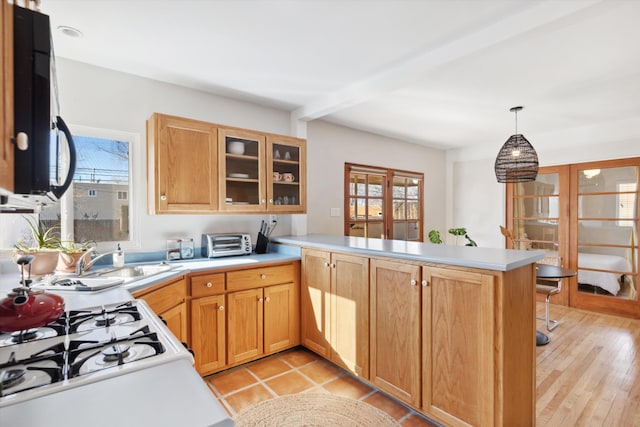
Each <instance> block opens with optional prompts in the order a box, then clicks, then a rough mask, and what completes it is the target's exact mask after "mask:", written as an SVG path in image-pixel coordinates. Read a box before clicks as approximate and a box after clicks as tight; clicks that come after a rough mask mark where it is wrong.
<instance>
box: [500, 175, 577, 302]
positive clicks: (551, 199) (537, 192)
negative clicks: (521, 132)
mask: <svg viewBox="0 0 640 427" xmlns="http://www.w3.org/2000/svg"><path fill="white" fill-rule="evenodd" d="M507 191H508V193H507V197H508V199H507V200H509V198H511V200H512V203H511V206H509V205H508V206H507V210H508V214H507V217H508V218H509V219H510V221H509V222H508V223H507V229H508V230H509V232H511V233H512V235H513V240H508V243H507V247H509V248H514V249H520V250H544V251H545V252H546V257H548V258H553V259H559V261H560V265H561V266H563V267H569V264H570V260H569V253H570V247H571V243H570V239H569V225H570V223H569V217H568V212H569V169H568V168H567V167H562V166H559V167H542V168H540V169H539V171H538V176H537V178H536V180H535V181H531V182H523V183H517V184H509V185H508V186H507ZM551 301H552V302H554V303H557V304H563V305H568V304H569V290H568V286H563V288H562V291H561V293H560V294H558V295H554V296H553V297H552V299H551Z"/></svg>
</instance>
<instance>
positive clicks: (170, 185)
mask: <svg viewBox="0 0 640 427" xmlns="http://www.w3.org/2000/svg"><path fill="white" fill-rule="evenodd" d="M147 173H148V179H147V185H148V190H147V193H148V198H149V200H148V208H149V211H150V213H152V214H178V213H189V214H193V213H211V212H214V211H216V210H217V209H218V135H217V127H216V125H214V124H212V123H207V122H201V121H197V120H191V119H185V118H181V117H174V116H168V115H164V114H158V113H155V114H153V115H152V116H151V118H150V119H149V120H148V121H147Z"/></svg>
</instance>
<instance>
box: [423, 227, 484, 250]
mask: <svg viewBox="0 0 640 427" xmlns="http://www.w3.org/2000/svg"><path fill="white" fill-rule="evenodd" d="M448 232H449V234H451V235H453V236H456V237H459V236H463V237H464V238H465V239H467V244H466V245H465V246H478V244H477V243H476V242H475V241H474V240H473V239H472V238H471V237H469V235H468V234H467V229H466V228H464V227H460V228H450V229H449V230H448ZM429 241H430V242H431V243H436V244H442V243H444V242H443V241H442V238H440V232H439V231H438V230H431V231H429Z"/></svg>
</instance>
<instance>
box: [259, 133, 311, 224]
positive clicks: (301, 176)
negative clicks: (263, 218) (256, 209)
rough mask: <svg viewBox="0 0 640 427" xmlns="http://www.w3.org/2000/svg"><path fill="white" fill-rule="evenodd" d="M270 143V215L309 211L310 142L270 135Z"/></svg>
mask: <svg viewBox="0 0 640 427" xmlns="http://www.w3.org/2000/svg"><path fill="white" fill-rule="evenodd" d="M266 143H267V149H266V154H267V170H266V182H267V209H268V210H269V212H282V213H287V212H289V213H303V212H306V210H307V188H306V176H307V171H306V158H307V154H306V142H305V141H304V140H303V139H298V138H292V137H286V136H276V135H267V142H266Z"/></svg>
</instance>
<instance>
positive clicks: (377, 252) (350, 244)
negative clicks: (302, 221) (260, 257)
mask: <svg viewBox="0 0 640 427" xmlns="http://www.w3.org/2000/svg"><path fill="white" fill-rule="evenodd" d="M271 241H272V243H279V244H284V245H294V246H301V247H309V248H318V249H328V250H337V251H347V252H353V253H360V254H364V255H373V256H384V257H391V258H401V259H408V260H414V261H422V262H431V263H438V264H448V265H456V266H460V267H471V268H482V269H486V270H497V271H509V270H513V269H516V268H518V267H522V266H524V265H528V264H531V263H534V262H536V261H539V260H541V259H543V258H544V254H545V253H544V251H520V250H514V249H497V248H483V247H470V246H453V245H435V244H433V243H420V242H406V241H404V240H384V239H371V238H365V237H350V236H333V235H327V234H308V235H304V236H278V237H273V238H271Z"/></svg>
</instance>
